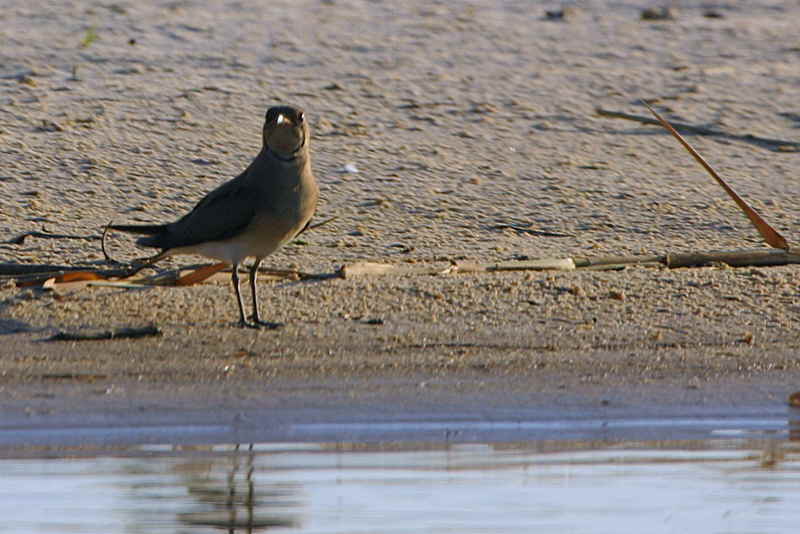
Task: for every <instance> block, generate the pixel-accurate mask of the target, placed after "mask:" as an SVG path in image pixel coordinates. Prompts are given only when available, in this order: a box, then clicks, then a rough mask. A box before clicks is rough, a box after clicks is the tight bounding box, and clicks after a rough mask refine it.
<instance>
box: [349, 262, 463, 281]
mask: <svg viewBox="0 0 800 534" xmlns="http://www.w3.org/2000/svg"><path fill="white" fill-rule="evenodd" d="M452 270H453V268H452V266H450V267H446V268H444V269H442V268H437V267H426V266H420V265H406V264H394V263H374V262H369V261H359V262H356V263H351V264H350V265H343V266H342V267H341V268H340V269H339V270H338V271H337V274H338V276H339V277H341V278H356V277H359V276H386V275H394V276H403V275H437V274H447V273H449V272H452Z"/></svg>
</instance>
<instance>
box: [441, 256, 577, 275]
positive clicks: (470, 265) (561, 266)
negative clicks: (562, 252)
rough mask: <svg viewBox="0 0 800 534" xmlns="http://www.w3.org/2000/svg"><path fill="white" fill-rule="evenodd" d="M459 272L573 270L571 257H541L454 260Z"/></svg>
mask: <svg viewBox="0 0 800 534" xmlns="http://www.w3.org/2000/svg"><path fill="white" fill-rule="evenodd" d="M456 270H457V271H458V272H460V273H486V272H494V271H574V270H575V262H574V261H573V259H572V258H542V259H538V260H522V261H504V262H500V263H475V262H468V261H464V262H456Z"/></svg>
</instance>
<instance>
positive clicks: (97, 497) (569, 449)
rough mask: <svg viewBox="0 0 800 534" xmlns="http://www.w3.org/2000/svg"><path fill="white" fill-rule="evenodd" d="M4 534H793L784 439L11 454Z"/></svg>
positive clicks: (794, 474) (799, 515) (799, 514)
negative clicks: (271, 533) (87, 533)
mask: <svg viewBox="0 0 800 534" xmlns="http://www.w3.org/2000/svg"><path fill="white" fill-rule="evenodd" d="M2 453H3V459H0V517H2V518H3V519H2V522H0V532H13V533H19V534H22V533H40V534H43V533H59V534H63V533H78V532H92V533H101V532H102V533H116V532H119V533H139V532H141V533H144V532H147V533H162V532H163V533H167V532H168V533H199V532H237V533H245V532H265V531H268V532H275V533H280V532H286V533H289V532H292V533H407V532H426V533H445V532H447V533H453V532H459V533H464V532H487V533H488V532H491V533H506V532H561V533H568V532H593V533H601V532H608V533H619V532H648V533H654V532H681V533H686V532H731V533H734V532H735V533H737V534H742V533H749V532H752V533H756V532H757V533H764V532H796V531H797V530H796V529H797V526H798V525H800V444H798V443H797V442H795V441H792V440H791V439H783V438H776V439H767V438H766V437H765V438H763V439H761V438H759V439H752V438H736V437H733V438H721V439H707V440H696V441H653V442H636V441H619V442H609V441H597V442H591V441H534V442H508V443H485V444H481V443H470V444H455V443H439V444H435V445H432V444H424V443H416V444H415V443H387V444H353V443H302V444H252V445H251V444H240V445H229V444H225V445H208V446H196V445H195V446H186V447H181V446H171V445H163V446H162V445H137V446H130V447H124V446H120V447H117V448H113V449H93V448H67V449H64V448H34V449H30V448H18V449H7V450H4V451H2Z"/></svg>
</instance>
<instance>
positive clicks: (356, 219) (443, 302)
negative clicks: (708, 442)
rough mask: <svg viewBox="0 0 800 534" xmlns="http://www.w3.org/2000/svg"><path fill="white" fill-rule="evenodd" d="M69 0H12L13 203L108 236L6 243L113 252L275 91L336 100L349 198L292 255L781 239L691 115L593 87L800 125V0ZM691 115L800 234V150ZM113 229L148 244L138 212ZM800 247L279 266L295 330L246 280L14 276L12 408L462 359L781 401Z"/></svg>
mask: <svg viewBox="0 0 800 534" xmlns="http://www.w3.org/2000/svg"><path fill="white" fill-rule="evenodd" d="M40 4H41V3H30V2H22V1H18V0H7V1H6V2H5V3H4V7H3V10H2V13H0V43H2V47H0V183H1V184H2V185H1V186H0V226H2V227H3V228H4V231H3V235H4V236H7V237H3V239H4V240H5V239H6V238H8V239H10V238H12V237H14V236H17V235H19V234H21V233H24V232H28V231H33V230H44V231H47V232H53V233H60V234H67V235H73V236H86V237H89V238H92V239H88V240H87V239H58V240H56V239H43V238H35V237H31V238H28V239H26V240H25V241H24V242H23V243H22V244H10V243H6V244H0V261H2V262H5V263H20V264H26V263H52V264H58V265H65V264H66V265H85V266H88V267H97V266H100V265H102V254H101V253H100V247H99V241H97V239H96V238H97V236H99V234H100V230H101V228H102V226H103V225H104V224H105V223H106V222H108V221H109V220H111V219H113V220H115V221H117V222H122V221H130V222H135V221H157V222H162V221H168V220H171V219H173V218H175V217H177V216H179V215H180V214H182V213H183V212H185V211H186V210H188V209H189V208H190V207H191V206H192V205H193V204H194V203H195V202H196V201H197V200H198V199H199V198H200V197H202V195H203V194H204V193H205V192H206V191H208V190H210V189H212V188H213V187H214V186H216V185H217V184H219V183H220V182H222V181H224V180H227V179H229V178H231V177H233V176H235V175H236V174H237V173H238V172H239V171H240V170H241V169H242V168H244V166H245V165H247V163H248V162H249V160H250V159H251V158H252V157H253V156H254V155H255V153H256V152H257V151H258V149H259V143H260V128H261V124H262V118H263V113H264V111H265V109H266V108H267V107H268V106H269V105H273V104H276V103H290V104H296V105H300V106H302V107H303V108H305V109H306V112H307V116H308V117H309V119H310V121H311V124H312V127H313V134H314V139H313V141H314V143H313V158H314V159H313V163H314V168H315V171H316V174H317V177H318V179H319V181H320V183H321V188H322V202H321V206H320V210H319V215H318V219H322V218H325V217H328V216H337V217H338V219H337V220H336V221H334V222H332V223H330V224H328V225H326V226H323V227H321V228H319V229H318V230H316V231H314V232H311V233H308V234H305V235H304V236H303V237H302V240H301V241H299V242H297V243H295V244H292V245H290V246H287V247H286V248H285V249H284V250H282V251H280V252H278V253H276V254H274V255H273V256H271V257H270V258H269V263H270V265H271V266H273V267H275V268H283V269H287V268H293V269H301V270H303V271H309V272H322V273H325V272H333V271H335V270H336V269H337V268H338V267H340V266H341V265H343V264H348V263H352V262H354V261H358V260H369V261H380V262H387V263H402V264H405V263H415V264H421V265H442V266H447V265H448V264H449V262H451V261H455V260H462V259H466V260H474V261H501V260H511V259H516V258H521V257H522V258H524V257H567V256H599V255H607V254H639V253H644V254H646V253H664V252H667V251H673V252H675V251H691V250H715V249H736V248H751V247H754V246H760V243H759V239H758V237H757V235H755V233H754V231H753V230H752V229H751V228H750V227H749V225H748V223H747V221H746V219H745V218H744V217H743V216H742V215H741V214H740V213H739V212H738V211H736V208H735V207H734V205H733V204H732V203H731V202H730V201H729V200H728V199H727V198H726V197H724V194H723V193H722V191H721V190H720V189H719V187H718V186H717V185H716V184H714V183H713V182H712V181H711V180H710V178H709V177H708V176H706V175H705V174H704V173H703V172H702V170H701V169H700V168H699V167H698V166H697V165H696V164H695V163H694V162H693V161H692V160H691V159H690V158H689V157H688V155H687V154H685V153H684V152H683V151H682V150H681V149H680V148H679V147H678V146H677V144H676V143H675V141H674V140H673V139H671V138H669V137H668V136H667V135H665V134H664V133H663V132H662V131H661V130H659V129H658V128H655V127H652V126H646V125H640V124H637V123H633V122H628V121H622V120H613V119H609V118H605V117H600V116H598V115H597V114H596V113H595V108H596V107H598V106H599V107H603V108H606V109H614V110H619V111H626V112H629V113H636V114H640V115H644V114H646V113H647V112H646V110H645V109H644V108H643V107H642V106H641V105H639V104H638V99H639V98H647V99H651V100H652V101H654V102H656V104H657V107H658V109H660V110H661V111H663V112H665V113H666V114H667V116H668V117H670V118H672V119H674V120H678V121H684V122H690V123H693V124H697V125H707V126H713V127H716V128H719V129H721V130H724V131H727V132H731V133H738V134H747V133H750V134H753V135H757V136H762V137H768V138H778V139H785V140H786V141H787V143H789V144H787V147H790V143H796V142H797V141H800V136H799V135H798V132H800V130H798V127H800V107H798V102H800V79H799V76H800V75H799V74H798V73H800V38H798V34H797V25H796V21H797V20H798V17H800V5H797V3H796V2H789V1H765V0H759V1H753V2H722V3H717V4H715V6H716V7H715V8H714V11H715V12H716V13H717V14H719V15H721V17H717V18H710V17H707V16H705V15H707V14H708V11H709V10H708V9H707V8H705V7H703V6H704V4H705V3H704V2H680V3H679V4H680V5H679V7H680V10H679V11H678V12H677V18H676V20H672V21H656V22H651V21H642V20H640V10H641V8H642V7H649V6H652V5H655V4H654V3H650V2H641V3H634V2H631V3H619V2H610V1H592V2H578V3H576V4H574V5H576V6H577V7H578V9H577V12H575V13H573V12H570V14H569V15H570V16H568V17H567V19H566V20H561V21H553V20H547V19H546V17H544V14H545V11H546V10H551V9H556V8H558V7H559V6H558V5H557V4H553V3H550V2H547V3H539V2H531V1H529V0H524V1H522V0H519V1H503V2H500V1H484V2H477V1H476V2H467V1H447V2H445V1H439V2H430V1H416V0H412V1H407V2H389V1H377V0H373V1H367V0H363V1H358V0H328V1H318V0H291V1H282V0H276V1H271V2H201V1H191V0H183V1H181V0H179V1H170V2H148V3H140V2H124V1H121V2H115V3H107V2H69V1H59V2H48V3H47V5H46V6H45V5H40ZM145 4H146V5H145ZM691 141H692V142H693V143H694V144H695V146H696V147H697V148H698V149H699V150H700V151H701V152H702V153H703V154H704V155H705V156H706V157H707V159H709V160H710V161H711V162H712V164H714V165H715V166H716V167H717V169H718V170H719V171H720V172H721V173H722V174H723V175H724V176H725V177H726V178H727V179H728V180H729V181H730V182H731V183H732V184H734V185H735V187H736V188H737V189H738V190H739V192H740V193H741V194H742V195H744V196H745V197H746V198H748V200H750V201H751V202H752V204H753V205H754V206H755V207H756V208H757V209H759V210H761V211H762V213H764V214H765V215H766V216H767V218H768V219H769V220H770V221H771V222H772V223H773V224H774V225H775V227H776V228H777V229H778V230H779V231H781V232H782V233H783V234H784V235H785V236H787V238H788V239H789V240H790V241H791V242H794V243H797V242H799V241H798V240H800V232H799V230H800V204H798V202H797V199H798V198H800V181H798V180H797V176H798V171H799V170H800V160H799V159H798V158H800V153H798V152H797V151H792V150H788V149H786V150H781V149H775V148H774V147H767V146H765V145H762V144H758V143H753V142H746V141H735V140H733V141H732V140H726V139H721V138H713V137H698V136H692V137H691ZM790 148H791V147H790ZM345 166H349V168H350V170H354V169H353V167H354V168H355V170H357V171H358V172H344V169H345ZM506 224H518V225H520V224H521V225H527V224H531V225H532V228H533V229H535V230H536V231H538V232H541V233H543V234H539V235H536V234H531V233H526V232H518V231H515V230H512V229H507V228H506V229H502V228H498V226H502V225H506ZM548 233H549V234H559V235H561V236H562V237H558V236H547V235H544V234H548ZM112 250H113V253H114V255H115V256H118V257H122V258H133V257H137V256H141V255H143V253H142V251H140V250H136V249H135V248H134V247H133V246H132V245H131V239H130V238H129V237H127V236H123V235H120V236H115V237H114V239H113V242H112ZM196 261H198V258H185V259H179V260H173V261H172V263H165V264H164V267H170V266H172V267H176V266H178V265H180V264H181V262H185V263H193V262H196ZM797 273H798V267H795V266H787V267H775V268H740V269H731V268H724V267H720V266H716V267H706V268H698V269H679V270H665V269H660V268H653V267H636V268H629V269H626V270H624V271H615V272H572V273H531V272H522V273H507V274H445V275H439V276H400V277H396V276H390V277H380V278H361V279H347V280H343V279H332V280H326V281H306V282H298V281H284V282H278V283H264V284H263V286H262V290H261V295H262V302H263V308H264V310H266V314H265V315H266V316H267V317H268V318H270V319H272V320H277V321H283V322H286V323H287V326H286V327H285V328H283V329H281V330H278V331H249V330H240V329H237V328H234V327H233V326H232V325H233V324H234V321H235V318H236V308H235V304H234V300H233V297H232V293H231V290H230V287H229V285H227V284H225V283H209V284H204V285H201V286H195V287H190V288H182V289H178V288H154V289H150V290H120V289H109V288H93V289H83V290H79V291H66V292H58V293H53V292H42V291H38V290H31V289H17V288H14V287H12V286H10V285H9V284H5V285H4V287H3V288H2V289H1V290H0V333H2V336H0V341H2V344H3V345H2V348H0V401H1V402H2V404H3V406H4V407H5V410H6V412H7V413H16V414H23V415H24V414H29V415H30V414H34V415H35V414H50V415H53V416H54V417H57V416H58V415H59V414H64V413H72V414H74V413H80V412H81V411H85V412H86V413H88V412H92V411H93V412H95V413H101V412H102V411H103V410H104V409H108V407H110V406H113V407H115V409H116V410H117V412H115V413H119V414H123V415H124V414H125V413H132V412H134V411H136V410H142V409H144V410H147V409H152V410H153V411H157V410H158V409H160V407H163V406H167V405H169V406H173V407H177V408H180V407H184V408H186V407H189V406H192V407H195V408H197V407H198V406H200V407H202V406H222V405H224V406H227V407H229V408H232V409H233V408H235V407H236V406H248V405H249V406H252V405H259V403H262V404H263V406H264V407H270V408H275V407H279V406H282V405H292V406H302V405H303V404H304V403H305V402H311V401H308V400H307V399H311V398H315V399H316V401H314V402H317V403H318V404H319V405H321V406H335V405H336V404H337V402H338V403H340V404H341V405H345V404H347V403H351V402H370V401H371V400H370V399H372V400H373V401H374V400H375V399H376V398H382V399H383V401H382V402H386V399H390V398H395V397H393V395H396V398H404V399H406V400H416V401H417V402H427V401H429V402H430V403H434V401H435V399H436V396H435V395H433V394H431V393H429V392H430V391H431V388H427V387H426V385H427V384H437V383H438V384H440V385H441V387H443V388H445V389H446V390H447V391H448V392H449V393H448V394H452V395H451V396H450V397H448V398H449V399H450V400H449V402H450V404H451V405H457V404H458V402H459V401H458V399H459V398H462V399H463V400H464V403H465V405H470V401H469V399H470V398H474V392H475V391H476V390H477V389H478V388H483V387H485V388H488V389H487V390H486V391H490V392H491V391H494V392H496V393H497V394H504V395H506V397H504V398H506V399H510V398H512V397H513V400H509V401H508V402H509V403H511V404H513V405H517V404H515V403H520V402H523V403H533V404H538V405H541V406H552V407H553V408H554V409H557V408H558V406H559V405H560V404H559V400H558V399H562V398H567V399H572V400H571V401H570V402H572V401H574V402H577V403H580V402H586V403H590V404H591V403H597V402H606V403H607V401H608V399H609V398H612V399H613V398H614V395H622V396H623V397H625V398H626V399H627V401H626V402H628V401H630V402H633V401H636V402H641V403H647V402H649V401H651V400H654V399H657V402H672V403H676V404H677V405H696V404H702V403H704V402H710V401H709V400H708V399H710V398H713V399H715V402H717V401H718V402H728V403H731V402H753V403H770V402H771V403H781V402H783V400H784V399H785V398H786V395H787V394H788V393H790V392H791V391H793V390H794V389H800V357H798V348H799V347H800V320H799V319H800V298H799V297H800V286H798V281H797ZM144 324H155V325H157V326H158V327H159V328H160V329H161V330H162V332H163V335H162V336H160V337H156V338H148V339H140V340H130V341H126V340H118V341H99V342H62V343H46V342H43V341H42V340H43V339H45V338H47V337H48V336H50V335H51V334H52V333H53V332H54V331H56V330H59V329H64V328H72V329H78V328H110V327H117V326H131V325H134V326H135V325H144ZM393 381H394V382H393ZM390 384H396V385H397V387H398V388H399V390H395V389H393V388H392V387H390ZM398 384H399V385H398ZM625 388H628V389H627V390H626V389H625ZM663 388H667V389H666V390H665V389H663ZM333 390H335V394H330V395H329V394H328V393H326V394H319V391H333ZM623 391H629V392H631V393H630V394H629V395H624V394H623V393H621V392H623ZM382 392H383V393H385V395H383V396H381V393H382ZM710 392H713V394H712V393H710ZM726 392H727V393H726ZM315 395H316V397H315ZM508 395H511V397H509V396H508ZM376 396H377V397H376ZM459 396H460V397H459ZM487 398H488V397H487ZM148 399H150V400H148ZM269 399H272V400H269ZM276 399H277V400H276ZM304 399H306V400H304ZM337 399H338V400H337ZM343 399H349V400H343ZM354 399H355V400H354ZM426 399H427V401H426ZM273 401H274V402H273ZM148 402H150V404H148ZM170 403H172V404H170ZM489 404H491V403H489ZM142 406H144V407H145V408H142ZM148 407H149V408H148Z"/></svg>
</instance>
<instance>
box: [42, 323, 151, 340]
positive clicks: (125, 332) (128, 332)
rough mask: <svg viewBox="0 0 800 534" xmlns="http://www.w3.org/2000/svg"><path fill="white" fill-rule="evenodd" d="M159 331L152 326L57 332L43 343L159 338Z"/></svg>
mask: <svg viewBox="0 0 800 534" xmlns="http://www.w3.org/2000/svg"><path fill="white" fill-rule="evenodd" d="M160 335H161V330H160V329H159V328H158V327H156V326H154V325H148V326H131V327H123V328H115V329H113V330H85V331H77V332H69V331H65V330H62V331H59V332H56V333H55V334H53V335H52V336H50V337H49V338H47V339H46V340H45V341H100V340H104V339H138V338H141V337H150V336H160Z"/></svg>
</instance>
